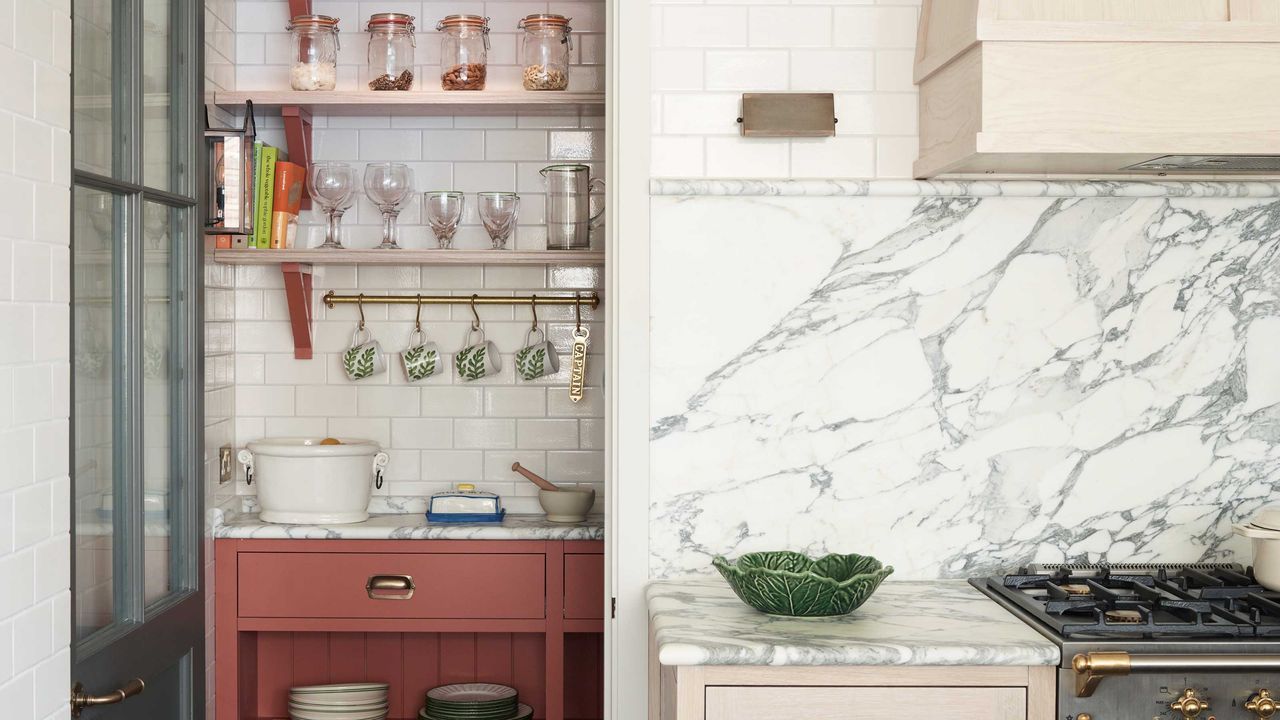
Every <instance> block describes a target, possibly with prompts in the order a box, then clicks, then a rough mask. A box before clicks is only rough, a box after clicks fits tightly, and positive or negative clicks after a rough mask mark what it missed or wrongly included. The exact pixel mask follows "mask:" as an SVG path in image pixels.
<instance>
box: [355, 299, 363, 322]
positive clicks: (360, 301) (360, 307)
mask: <svg viewBox="0 0 1280 720" xmlns="http://www.w3.org/2000/svg"><path fill="white" fill-rule="evenodd" d="M356 307H358V308H359V309H360V329H361V330H363V329H364V293H360V294H359V295H357V296H356Z"/></svg>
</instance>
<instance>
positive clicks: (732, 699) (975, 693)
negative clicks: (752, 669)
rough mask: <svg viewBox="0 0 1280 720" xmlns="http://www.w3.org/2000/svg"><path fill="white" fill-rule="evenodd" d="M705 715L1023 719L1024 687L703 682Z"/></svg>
mask: <svg viewBox="0 0 1280 720" xmlns="http://www.w3.org/2000/svg"><path fill="white" fill-rule="evenodd" d="M706 703H707V705H706V720H812V719H813V718H822V719H823V720H886V719H888V718H919V717H930V716H933V717H945V718H948V720H1025V718H1026V717H1027V691H1026V689H1025V688H1016V687H1009V688H1001V687H830V686H825V687H824V686H814V687H747V686H737V687H734V686H721V687H708V688H707V694H706Z"/></svg>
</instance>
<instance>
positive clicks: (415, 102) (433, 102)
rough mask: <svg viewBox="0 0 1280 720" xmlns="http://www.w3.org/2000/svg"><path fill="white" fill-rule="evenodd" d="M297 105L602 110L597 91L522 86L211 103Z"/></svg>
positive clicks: (273, 93) (343, 110)
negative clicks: (531, 88)
mask: <svg viewBox="0 0 1280 720" xmlns="http://www.w3.org/2000/svg"><path fill="white" fill-rule="evenodd" d="M246 100H252V101H253V104H254V106H255V107H258V108H281V107H298V108H303V109H305V110H307V111H309V112H310V113H311V114H313V115H517V114H519V115H577V114H584V115H603V114H604V102H605V98H604V93H602V92H557V91H547V92H531V91H527V90H481V91H465V90H458V91H453V92H447V91H444V90H409V91H407V92H395V91H386V92H375V91H372V90H331V91H314V92H309V91H305V90H251V91H244V92H219V93H214V96H213V102H214V104H215V105H219V106H223V107H226V108H228V109H232V110H234V109H235V107H236V106H240V105H243V104H244V102H245V101H246Z"/></svg>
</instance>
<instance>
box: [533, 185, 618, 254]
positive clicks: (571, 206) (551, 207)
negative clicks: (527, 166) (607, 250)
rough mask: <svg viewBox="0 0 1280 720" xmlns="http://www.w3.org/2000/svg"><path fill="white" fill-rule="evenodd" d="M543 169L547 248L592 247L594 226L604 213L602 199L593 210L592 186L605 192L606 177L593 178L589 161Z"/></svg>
mask: <svg viewBox="0 0 1280 720" xmlns="http://www.w3.org/2000/svg"><path fill="white" fill-rule="evenodd" d="M540 173H541V175H542V178H543V180H544V181H545V182H546V184H547V249H548V250H589V249H590V248H591V230H592V229H593V228H596V227H598V226H599V225H600V219H601V217H603V216H604V201H603V199H601V202H600V209H599V210H598V211H596V212H595V213H592V212H591V197H592V194H593V193H592V190H596V191H598V192H600V193H603V192H604V180H601V179H600V178H592V177H591V168H589V167H587V166H586V165H551V166H549V167H545V168H543V169H542V170H541V171H540ZM597 197H600V196H599V195H597Z"/></svg>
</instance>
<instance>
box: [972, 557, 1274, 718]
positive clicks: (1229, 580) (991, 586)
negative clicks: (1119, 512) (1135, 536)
mask: <svg viewBox="0 0 1280 720" xmlns="http://www.w3.org/2000/svg"><path fill="white" fill-rule="evenodd" d="M970 583H971V584H972V585H973V586H974V587H976V588H977V589H978V590H980V591H982V592H983V593H985V594H986V595H988V596H990V597H991V598H992V599H994V600H995V601H996V602H998V603H1000V604H1001V605H1003V606H1004V607H1005V608H1007V609H1008V610H1009V611H1010V612H1012V613H1013V614H1014V615H1017V616H1018V617H1019V618H1021V619H1022V620H1023V621H1024V622H1026V623H1027V624H1028V625H1030V626H1031V627H1033V628H1035V629H1036V630H1037V631H1039V632H1040V633H1041V634H1042V635H1044V636H1045V637H1047V638H1049V639H1050V640H1052V641H1053V642H1054V643H1056V644H1057V645H1058V646H1059V647H1060V648H1061V649H1062V663H1061V664H1060V665H1059V669H1058V710H1059V717H1060V718H1062V719H1063V720H1135V719H1138V720H1142V719H1145V718H1148V717H1150V718H1153V719H1156V720H1160V719H1162V718H1174V719H1178V718H1196V717H1200V716H1201V715H1203V716H1204V717H1205V718H1208V717H1210V716H1213V717H1215V718H1219V719H1221V720H1225V719H1226V718H1264V719H1265V718H1269V717H1271V716H1272V715H1273V714H1275V713H1276V712H1277V710H1280V704H1278V703H1280V593H1277V592H1272V591H1270V590H1267V589H1265V588H1263V587H1262V586H1261V585H1259V584H1258V583H1257V581H1256V580H1255V579H1254V577H1253V575H1252V573H1251V572H1250V571H1249V570H1247V569H1245V568H1244V567H1242V566H1240V565H1236V564H1230V563H1215V564H1187V565H1175V564H1170V565H1138V564H1130V565H1123V564H1116V565H1083V564H1072V565H1032V566H1030V567H1028V568H1025V569H1022V570H1020V571H1019V572H1017V573H1014V574H1011V575H1005V576H1002V577H992V578H975V579H973V580H970ZM1273 694H1274V695H1275V696H1276V697H1277V699H1276V700H1272V695H1273Z"/></svg>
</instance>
